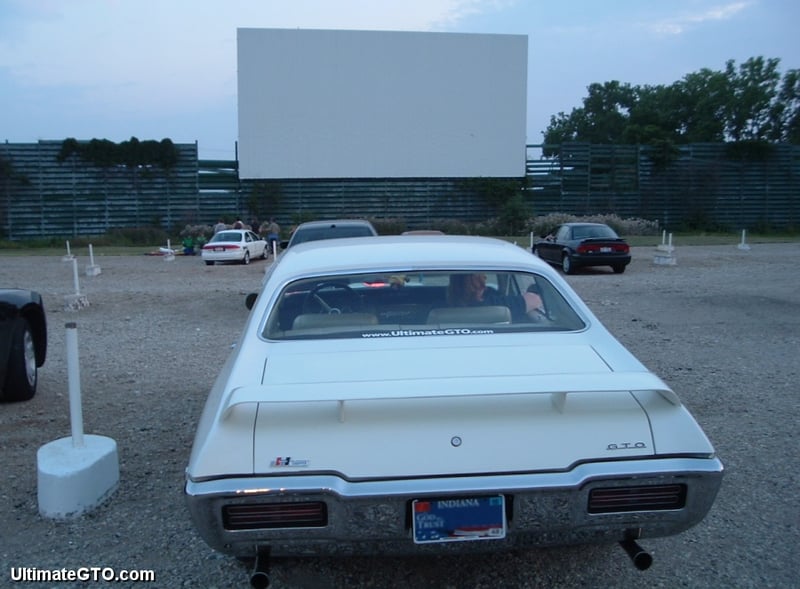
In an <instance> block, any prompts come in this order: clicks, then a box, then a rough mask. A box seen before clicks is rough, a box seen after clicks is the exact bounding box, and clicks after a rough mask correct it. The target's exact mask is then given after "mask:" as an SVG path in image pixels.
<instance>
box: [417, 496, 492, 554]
mask: <svg viewBox="0 0 800 589" xmlns="http://www.w3.org/2000/svg"><path fill="white" fill-rule="evenodd" d="M411 507H412V510H413V513H414V518H413V525H412V527H413V531H414V543H415V544H429V543H433V542H464V541H468V540H499V539H501V538H505V536H506V507H505V497H504V496H503V495H493V496H490V497H455V498H450V499H430V500H429V499H424V500H423V499H417V500H415V501H414V502H413V503H412V506H411Z"/></svg>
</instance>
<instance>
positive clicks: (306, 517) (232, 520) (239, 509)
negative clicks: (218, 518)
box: [222, 501, 328, 530]
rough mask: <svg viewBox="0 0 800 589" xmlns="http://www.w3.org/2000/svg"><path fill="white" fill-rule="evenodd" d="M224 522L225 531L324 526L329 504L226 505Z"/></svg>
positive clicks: (223, 515) (326, 523)
mask: <svg viewBox="0 0 800 589" xmlns="http://www.w3.org/2000/svg"><path fill="white" fill-rule="evenodd" d="M222 523H223V525H224V526H225V529H226V530H257V529H265V528H266V529H272V528H322V527H325V526H327V525H328V507H327V505H326V504H325V503H324V502H322V501H309V502H296V503H248V504H244V505H225V506H224V507H223V508H222Z"/></svg>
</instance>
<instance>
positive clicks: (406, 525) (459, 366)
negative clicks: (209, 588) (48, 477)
mask: <svg viewBox="0 0 800 589" xmlns="http://www.w3.org/2000/svg"><path fill="white" fill-rule="evenodd" d="M722 472H723V467H722V464H721V462H720V461H719V459H718V458H717V457H716V456H715V453H714V448H713V447H712V445H711V443H710V442H709V440H708V439H707V437H706V436H705V435H704V433H703V431H702V430H701V428H700V427H699V426H698V424H697V422H696V421H695V420H694V419H693V417H692V416H691V415H690V413H689V412H688V411H687V409H686V408H685V407H684V406H683V405H682V404H681V402H680V400H679V399H678V397H677V395H676V394H675V393H674V392H673V391H672V390H671V389H670V388H669V387H668V386H667V385H666V384H665V383H664V382H662V381H661V380H660V379H659V378H658V377H657V376H655V375H653V374H652V373H651V372H649V371H648V370H647V369H646V368H645V367H644V366H643V365H642V364H641V363H640V362H639V361H638V360H637V359H636V358H634V357H633V356H632V355H631V354H630V353H629V352H628V351H627V350H626V349H625V348H624V347H623V346H622V345H621V344H620V343H619V342H618V341H617V340H616V339H614V337H613V336H612V335H611V334H610V333H609V332H608V331H607V330H606V329H605V328H604V327H603V326H602V325H601V324H600V322H599V321H598V320H597V318H596V317H595V316H594V315H593V314H592V312H591V311H590V310H589V309H588V308H587V306H586V305H585V304H584V303H583V302H582V301H581V300H580V299H579V297H578V296H577V295H576V294H575V292H574V291H573V290H572V289H571V288H570V287H569V285H568V284H567V283H566V282H565V281H564V280H563V279H562V278H561V277H560V276H559V274H558V273H557V272H556V271H555V270H553V269H552V268H551V267H550V266H548V265H547V264H546V263H544V262H542V261H541V260H539V259H537V258H536V257H534V256H532V255H531V254H530V253H528V252H526V251H525V250H523V249H521V248H519V247H517V246H515V245H512V244H509V243H506V242H503V241H499V240H494V239H485V238H470V237H455V236H436V235H431V236H427V235H425V236H423V235H419V236H402V237H400V236H398V237H366V238H365V237H362V238H358V239H341V240H328V241H325V242H315V243H309V244H303V245H298V246H297V247H295V248H290V249H288V250H287V251H286V253H285V254H284V255H283V259H282V261H281V263H280V264H275V265H273V267H272V268H271V270H270V272H269V273H268V274H267V276H266V280H265V282H264V285H263V289H262V291H261V293H260V294H259V295H258V298H257V299H256V301H255V304H254V306H253V308H252V311H251V316H250V318H249V321H248V323H247V325H246V327H245V329H244V332H243V334H242V336H241V339H240V341H239V342H238V344H237V345H236V347H235V349H234V351H233V352H232V354H231V356H230V358H229V359H228V361H227V363H226V364H225V366H224V368H223V370H222V372H221V374H220V375H219V377H218V379H217V381H216V383H215V384H214V386H213V388H212V390H211V393H210V395H209V397H208V400H207V403H206V406H205V409H204V411H203V414H202V418H201V420H200V423H199V426H198V429H197V434H196V439H195V442H194V447H193V450H192V454H191V459H190V461H189V465H188V468H187V469H186V486H185V492H186V495H187V499H188V505H189V508H190V512H191V516H192V518H193V520H194V523H195V525H196V527H197V529H198V531H199V533H200V534H201V535H202V537H203V538H204V539H205V541H206V542H207V543H208V544H209V545H210V546H211V547H213V548H215V549H217V550H219V551H222V552H225V553H228V554H232V555H236V556H239V557H245V558H247V557H252V558H255V559H256V571H255V572H254V575H265V574H266V573H265V570H266V567H267V566H268V562H267V560H268V557H269V555H270V554H271V555H278V556H303V555H323V554H326V555H331V554H332V555H346V554H369V553H381V554H387V553H389V554H391V553H412V554H413V553H417V554H426V553H436V552H441V551H470V550H486V549H499V550H503V549H511V548H519V547H524V546H534V545H558V544H571V543H588V542H620V543H621V544H622V545H623V547H625V548H626V549H627V550H628V552H629V554H631V556H632V557H633V558H634V562H635V563H636V565H637V566H639V567H640V568H646V567H647V566H649V564H650V562H651V558H650V556H649V555H648V554H647V553H646V552H644V551H642V550H641V548H640V547H639V546H638V544H637V543H636V539H639V538H646V537H654V536H664V535H670V534H676V533H679V532H681V531H683V530H686V529H687V528H689V527H691V526H693V525H695V524H697V523H698V522H700V521H701V520H702V519H703V518H704V517H705V515H706V513H707V512H708V511H709V509H710V508H711V505H712V503H713V502H714V499H715V496H716V494H717V491H718V488H719V486H720V483H721V480H722ZM254 582H255V577H254Z"/></svg>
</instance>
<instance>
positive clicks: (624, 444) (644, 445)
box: [606, 442, 647, 450]
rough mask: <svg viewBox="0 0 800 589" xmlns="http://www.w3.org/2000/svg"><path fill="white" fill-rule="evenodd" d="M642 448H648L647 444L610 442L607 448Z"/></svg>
mask: <svg viewBox="0 0 800 589" xmlns="http://www.w3.org/2000/svg"><path fill="white" fill-rule="evenodd" d="M640 448H647V444H645V443H644V442H620V443H619V444H609V445H608V446H606V450H632V449H640Z"/></svg>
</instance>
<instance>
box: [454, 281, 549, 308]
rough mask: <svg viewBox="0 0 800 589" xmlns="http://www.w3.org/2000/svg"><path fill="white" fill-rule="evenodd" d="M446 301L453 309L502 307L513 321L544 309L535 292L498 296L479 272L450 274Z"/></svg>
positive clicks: (540, 299)
mask: <svg viewBox="0 0 800 589" xmlns="http://www.w3.org/2000/svg"><path fill="white" fill-rule="evenodd" d="M447 301H448V304H450V305H453V306H455V307H474V306H480V305H504V306H506V307H508V308H509V309H510V310H511V316H512V317H513V318H514V319H515V320H521V319H524V318H525V317H528V318H530V317H531V315H529V313H532V312H534V313H535V312H537V311H539V312H541V311H542V308H543V307H544V305H543V303H542V298H541V297H540V296H539V295H538V294H537V293H535V292H530V291H529V292H526V293H524V294H522V295H503V294H500V293H499V292H497V290H496V289H494V288H492V287H491V286H487V285H486V274H483V273H480V272H475V273H472V274H451V275H450V283H449V285H448V287H447Z"/></svg>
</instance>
